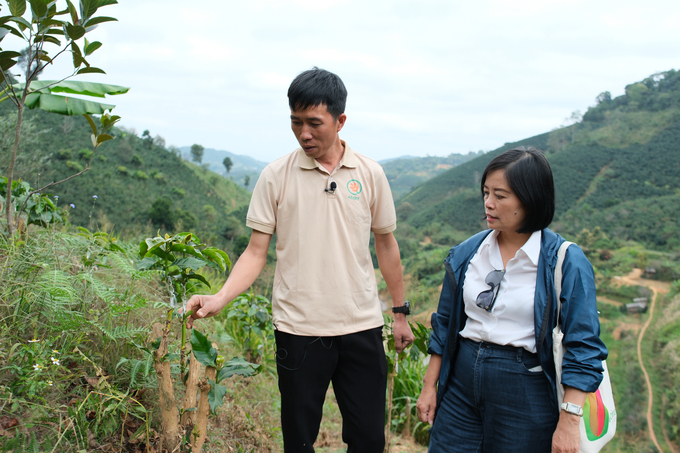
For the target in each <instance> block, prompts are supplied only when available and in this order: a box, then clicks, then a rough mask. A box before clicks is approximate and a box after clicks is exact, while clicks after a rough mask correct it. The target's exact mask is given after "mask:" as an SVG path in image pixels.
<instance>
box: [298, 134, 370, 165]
mask: <svg viewBox="0 0 680 453" xmlns="http://www.w3.org/2000/svg"><path fill="white" fill-rule="evenodd" d="M340 142H341V143H342V146H343V147H344V148H345V153H344V154H343V155H342V159H341V160H340V164H338V167H342V166H345V167H349V168H356V167H357V164H358V162H357V157H356V156H355V155H354V151H352V148H350V147H349V146H347V143H345V141H344V140H340ZM298 165H299V166H300V168H304V169H305V170H314V169H315V168H319V163H318V162H317V161H316V159H312V158H311V157H309V156H308V155H306V154H305V152H304V151H303V150H302V148H300V151H298Z"/></svg>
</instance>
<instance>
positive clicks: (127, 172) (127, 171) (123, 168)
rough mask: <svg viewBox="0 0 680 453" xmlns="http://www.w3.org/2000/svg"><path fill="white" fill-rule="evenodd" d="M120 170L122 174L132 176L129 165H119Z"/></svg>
mask: <svg viewBox="0 0 680 453" xmlns="http://www.w3.org/2000/svg"><path fill="white" fill-rule="evenodd" d="M118 171H119V172H121V173H122V174H124V175H125V176H130V170H128V169H127V167H124V166H122V165H119V166H118Z"/></svg>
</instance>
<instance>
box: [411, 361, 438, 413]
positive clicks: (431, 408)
mask: <svg viewBox="0 0 680 453" xmlns="http://www.w3.org/2000/svg"><path fill="white" fill-rule="evenodd" d="M441 367H442V356H441V355H439V354H432V355H431V356H430V363H429V364H428V365H427V371H426V372H425V377H424V378H423V391H422V392H420V397H419V398H418V402H417V403H416V412H417V413H418V419H419V420H420V421H421V422H423V423H429V424H430V426H432V424H433V423H434V412H435V409H437V381H438V380H439V370H441Z"/></svg>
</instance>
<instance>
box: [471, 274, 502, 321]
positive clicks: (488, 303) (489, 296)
mask: <svg viewBox="0 0 680 453" xmlns="http://www.w3.org/2000/svg"><path fill="white" fill-rule="evenodd" d="M504 275H505V269H500V270H493V271H491V272H489V274H488V275H487V276H486V280H485V282H486V284H487V285H489V286H490V287H491V288H489V289H487V290H486V291H482V292H481V293H479V295H478V296H477V306H478V307H479V308H482V309H484V310H486V311H487V312H489V313H491V310H493V306H494V304H495V303H496V298H497V297H498V291H499V290H500V287H501V280H503V276H504Z"/></svg>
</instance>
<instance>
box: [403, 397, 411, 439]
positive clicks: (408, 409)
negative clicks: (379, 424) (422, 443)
mask: <svg viewBox="0 0 680 453" xmlns="http://www.w3.org/2000/svg"><path fill="white" fill-rule="evenodd" d="M401 437H405V438H407V439H409V438H411V398H409V397H408V396H407V397H406V423H404V429H403V430H402V431H401Z"/></svg>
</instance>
